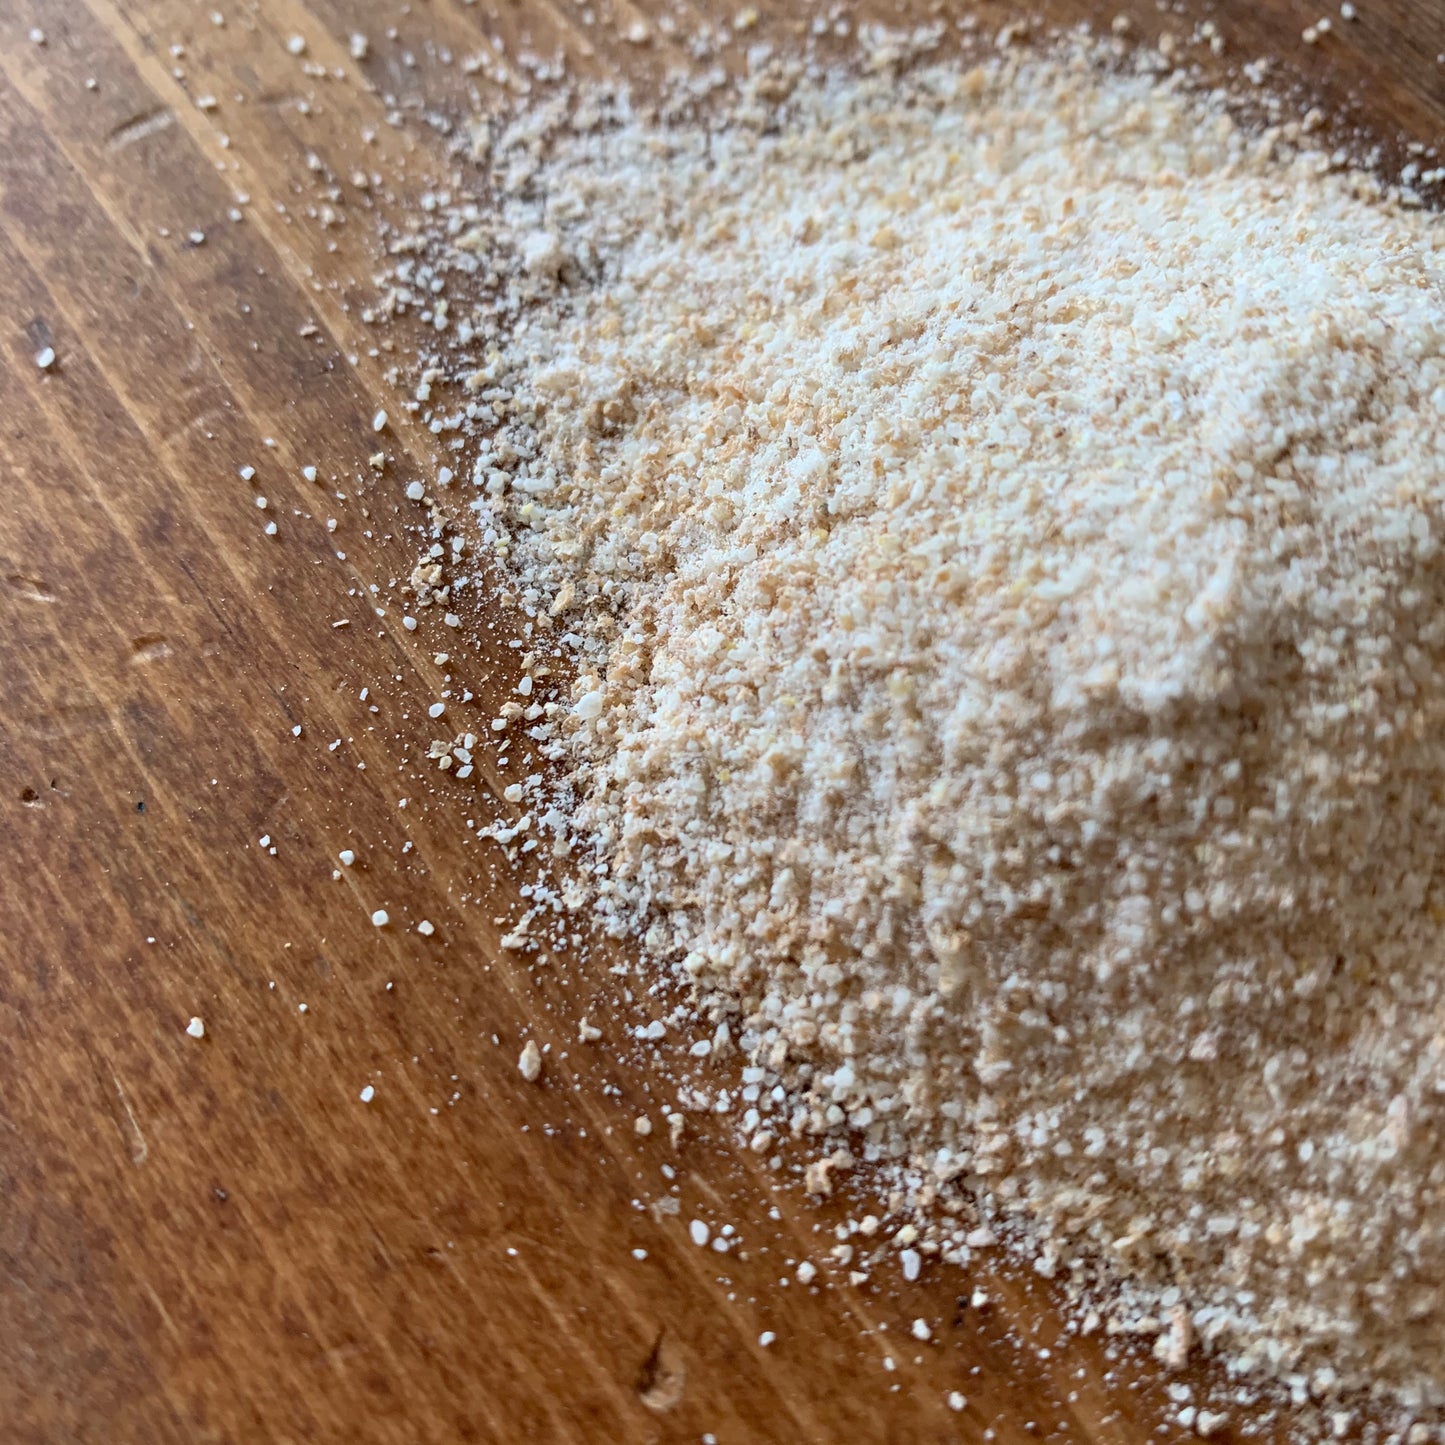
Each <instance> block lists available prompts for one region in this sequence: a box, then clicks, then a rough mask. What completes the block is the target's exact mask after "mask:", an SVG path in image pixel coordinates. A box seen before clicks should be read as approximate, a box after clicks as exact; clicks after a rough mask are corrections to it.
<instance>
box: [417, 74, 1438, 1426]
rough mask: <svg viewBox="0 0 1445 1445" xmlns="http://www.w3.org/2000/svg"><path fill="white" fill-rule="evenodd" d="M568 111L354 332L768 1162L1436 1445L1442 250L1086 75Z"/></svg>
mask: <svg viewBox="0 0 1445 1445" xmlns="http://www.w3.org/2000/svg"><path fill="white" fill-rule="evenodd" d="M563 114H564V111H563V108H562V106H561V104H560V103H558V105H557V106H555V107H554V108H553V110H552V111H551V112H549V113H545V114H544V113H542V112H541V111H534V112H531V113H526V114H524V115H523V116H521V117H520V118H519V119H517V120H516V121H515V123H514V124H513V128H512V129H511V131H509V132H507V131H503V130H502V129H501V128H500V127H497V128H494V129H493V130H492V131H488V132H486V133H483V134H480V135H479V137H478V149H479V152H481V153H482V154H483V155H484V156H485V157H486V159H487V161H488V163H489V165H490V167H491V174H492V177H493V182H494V185H495V191H496V199H495V201H493V200H491V199H488V200H487V201H485V202H474V201H471V200H457V199H456V198H455V197H450V198H443V200H442V202H441V204H440V205H439V207H438V209H437V210H436V212H435V214H434V216H433V217H432V218H430V219H429V220H428V221H427V223H426V229H427V230H428V233H429V235H430V243H429V244H430V260H428V261H425V262H417V261H414V260H412V259H407V260H405V261H404V262H403V263H402V265H401V268H400V270H399V278H400V281H399V284H400V287H401V291H402V293H403V299H405V294H406V293H407V292H408V290H409V289H416V290H421V291H422V294H426V291H425V287H426V286H427V285H429V283H430V281H431V280H432V279H434V278H441V277H445V279H446V285H447V287H448V288H449V289H448V295H449V297H450V309H449V316H450V324H451V327H452V330H451V333H450V337H449V341H450V345H449V346H445V347H443V349H442V351H441V353H440V355H439V356H438V358H436V360H435V361H434V362H433V363H432V364H431V366H430V367H429V370H428V372H427V376H428V382H427V385H428V388H429V395H430V394H431V389H432V388H433V387H434V388H435V392H436V395H437V396H440V395H441V394H442V390H443V388H444V387H445V386H447V385H451V386H452V387H453V388H454V390H453V392H452V393H451V397H452V400H450V401H448V402H446V403H442V404H440V405H438V406H437V407H436V409H435V411H434V412H433V415H434V416H435V417H437V418H445V420H444V422H443V423H442V424H441V425H437V423H436V422H434V426H435V427H436V429H437V430H438V431H439V432H440V431H455V433H456V437H457V440H458V443H459V455H461V456H462V458H463V463H462V464H464V465H465V466H466V467H468V468H470V470H471V476H472V480H473V481H474V482H475V484H476V489H477V490H476V516H477V528H476V532H477V536H478V539H479V540H481V541H483V542H485V544H486V545H487V547H489V548H490V550H491V552H492V554H493V555H494V557H495V558H496V559H497V562H498V564H499V565H500V566H501V567H502V569H503V571H504V573H505V574H506V576H507V577H508V578H509V581H508V587H509V590H510V592H511V594H512V595H513V597H514V598H515V599H516V600H518V601H519V603H520V604H521V605H522V606H523V607H524V608H525V609H526V611H527V612H528V615H530V616H532V617H534V618H535V619H536V625H537V627H538V628H539V629H541V630H542V631H543V632H545V633H546V634H548V635H549V636H551V637H552V638H554V639H556V640H557V641H558V643H559V645H562V646H565V648H567V649H568V650H570V652H571V653H572V654H573V656H574V657H575V659H576V680H575V682H574V683H573V684H572V691H571V694H570V696H566V697H563V698H562V699H561V700H560V701H559V702H555V703H553V704H552V705H551V706H550V707H549V706H546V705H544V703H543V701H541V700H539V699H538V698H532V697H531V696H530V693H531V684H530V682H529V683H528V687H527V694H528V696H526V697H523V698H522V699H520V700H519V701H518V702H516V703H514V704H509V705H508V706H509V707H512V708H514V709H515V713H516V715H517V716H518V717H519V718H520V719H521V720H522V722H523V723H525V724H528V725H530V726H531V727H532V728H533V733H532V736H533V737H535V738H536V739H538V740H539V741H540V742H541V743H542V744H543V745H544V747H546V748H547V749H548V750H549V751H550V753H551V756H552V758H553V761H554V763H555V764H556V766H557V768H558V770H559V773H560V775H561V777H562V779H563V785H562V788H561V792H560V794H556V793H553V792H550V791H547V790H548V789H550V788H551V786H552V785H550V784H543V783H542V782H541V780H540V779H538V780H534V781H533V783H532V784H530V785H529V787H530V789H531V791H530V792H529V794H528V796H529V797H530V798H534V799H535V800H536V802H537V808H536V810H535V811H537V812H538V813H539V814H540V812H541V810H542V808H544V807H545V806H547V805H548V800H549V799H550V800H551V801H553V802H558V803H560V804H561V806H560V807H558V808H556V809H554V812H553V814H552V820H553V825H552V832H553V833H554V834H556V835H558V836H564V837H565V838H566V839H568V840H570V841H571V844H572V846H573V848H574V850H575V853H576V854H577V855H579V856H580V858H581V860H582V869H583V874H584V876H585V877H586V878H587V879H588V883H589V890H590V897H591V900H592V904H593V906H594V907H595V908H596V909H598V910H599V911H600V912H601V914H602V915H603V917H604V918H605V919H606V920H608V921H609V922H610V924H611V926H612V927H613V928H614V929H615V930H617V931H619V932H632V933H636V934H637V935H638V936H639V937H642V938H643V939H644V940H645V947H646V950H647V952H648V953H649V954H650V955H651V956H652V957H653V958H654V959H656V960H658V961H659V962H661V963H664V964H667V965H670V966H674V967H676V968H678V969H679V970H681V972H682V973H683V974H685V975H686V976H687V977H688V978H689V979H690V980H692V982H693V983H694V984H695V986H696V989H697V991H698V995H699V997H701V998H703V999H705V1000H708V1001H710V1003H711V1006H712V1009H713V1014H714V1016H715V1017H716V1018H721V1019H724V1020H725V1021H727V1022H728V1023H729V1024H730V1027H731V1030H732V1035H733V1036H735V1037H736V1038H737V1039H738V1040H739V1041H740V1043H741V1045H742V1048H743V1049H744V1051H745V1053H746V1058H745V1059H744V1060H743V1063H742V1065H740V1067H744V1068H745V1072H744V1078H745V1079H746V1078H748V1077H749V1073H751V1074H752V1075H754V1076H755V1077H754V1078H753V1082H752V1094H751V1096H750V1097H751V1101H752V1107H751V1108H750V1111H749V1116H748V1121H747V1126H746V1131H747V1132H751V1133H752V1134H753V1135H754V1136H755V1138H760V1139H762V1140H763V1143H762V1145H761V1148H760V1152H766V1151H767V1150H768V1149H770V1148H771V1147H772V1144H771V1141H772V1139H773V1138H774V1136H775V1135H786V1134H789V1133H791V1134H792V1135H793V1136H799V1135H804V1136H807V1135H814V1136H818V1137H819V1139H820V1140H821V1141H822V1144H821V1148H822V1151H823V1155H825V1156H826V1157H822V1156H820V1159H821V1162H820V1165H819V1166H818V1167H819V1168H820V1169H821V1171H822V1172H821V1173H816V1172H810V1176H809V1182H810V1186H815V1187H816V1188H817V1189H818V1192H822V1191H823V1190H824V1189H826V1187H828V1181H829V1179H830V1177H831V1176H832V1174H833V1173H836V1172H837V1171H840V1170H847V1169H849V1168H851V1167H853V1166H854V1165H855V1164H856V1163H857V1162H858V1161H860V1160H862V1161H872V1162H873V1164H874V1165H875V1166H876V1168H877V1169H879V1170H881V1171H883V1172H884V1173H885V1175H888V1176H889V1177H892V1178H893V1179H894V1180H895V1181H896V1182H897V1183H898V1186H899V1188H900V1189H901V1190H902V1192H903V1194H904V1196H906V1198H907V1199H908V1200H910V1201H911V1202H912V1203H913V1204H914V1205H916V1206H919V1207H920V1209H921V1216H920V1218H921V1219H922V1220H924V1221H926V1222H925V1223H922V1224H921V1225H920V1226H919V1229H913V1226H909V1228H910V1229H911V1230H913V1233H912V1234H911V1235H910V1237H909V1238H908V1239H904V1240H903V1241H902V1242H903V1243H904V1244H909V1243H910V1241H911V1240H913V1239H918V1240H920V1241H921V1243H920V1245H919V1247H921V1248H925V1249H926V1250H927V1252H928V1253H930V1254H942V1255H943V1256H944V1257H946V1258H952V1259H966V1258H967V1257H968V1254H969V1252H970V1250H971V1249H973V1248H976V1247H979V1246H980V1243H981V1241H983V1240H985V1239H986V1240H990V1241H991V1240H993V1239H994V1238H995V1237H996V1232H997V1233H1002V1234H1003V1235H1005V1236H1006V1237H1009V1238H1012V1239H1014V1240H1015V1241H1017V1242H1019V1243H1021V1245H1022V1246H1023V1247H1024V1248H1026V1249H1027V1250H1028V1252H1029V1254H1030V1255H1031V1256H1032V1257H1033V1258H1034V1259H1035V1260H1036V1262H1037V1264H1038V1267H1039V1268H1040V1269H1041V1270H1042V1271H1043V1272H1045V1273H1047V1274H1050V1275H1057V1276H1059V1277H1061V1278H1064V1279H1065V1280H1066V1281H1071V1282H1072V1286H1073V1287H1074V1288H1075V1289H1077V1290H1079V1291H1081V1292H1084V1293H1086V1294H1089V1295H1090V1297H1092V1298H1094V1299H1095V1300H1096V1301H1107V1304H1101V1307H1102V1308H1105V1310H1106V1314H1109V1315H1111V1316H1112V1317H1113V1318H1115V1319H1116V1320H1125V1319H1127V1320H1132V1321H1133V1322H1134V1324H1135V1325H1137V1326H1138V1328H1139V1329H1140V1331H1141V1332H1145V1333H1149V1332H1154V1333H1157V1340H1158V1349H1157V1351H1156V1353H1157V1354H1158V1355H1159V1357H1160V1359H1161V1360H1162V1361H1163V1362H1164V1364H1165V1365H1166V1366H1170V1367H1174V1366H1178V1365H1180V1364H1182V1363H1183V1362H1184V1361H1185V1359H1187V1357H1188V1355H1189V1354H1190V1352H1191V1349H1192V1348H1193V1347H1194V1346H1195V1343H1196V1341H1198V1342H1199V1343H1200V1344H1202V1345H1203V1346H1204V1347H1206V1348H1208V1349H1210V1350H1212V1351H1217V1352H1222V1353H1224V1354H1225V1355H1226V1356H1227V1358H1228V1359H1229V1361H1230V1364H1231V1368H1232V1369H1234V1370H1235V1371H1237V1372H1240V1373H1249V1372H1257V1373H1260V1374H1263V1375H1268V1376H1274V1377H1277V1378H1282V1379H1285V1380H1286V1381H1289V1382H1291V1383H1292V1384H1293V1387H1294V1388H1295V1390H1296V1391H1297V1393H1309V1392H1310V1391H1313V1392H1314V1393H1315V1394H1317V1395H1323V1396H1329V1397H1334V1396H1335V1395H1336V1394H1338V1393H1339V1392H1340V1391H1346V1390H1356V1389H1373V1390H1375V1391H1377V1392H1383V1393H1385V1394H1386V1395H1388V1396H1390V1397H1391V1398H1393V1399H1394V1400H1396V1401H1399V1402H1402V1403H1403V1404H1405V1405H1406V1406H1407V1407H1410V1408H1416V1407H1419V1408H1423V1407H1425V1406H1439V1405H1441V1404H1445V1369H1442V1365H1441V1361H1442V1360H1445V1299H1442V1281H1445V1147H1442V1143H1441V1137H1442V1134H1441V1131H1442V1124H1445V991H1442V980H1445V949H1442V923H1445V864H1442V861H1441V860H1442V857H1445V741H1442V739H1445V557H1442V555H1441V536H1442V529H1445V230H1442V228H1441V225H1440V223H1439V221H1438V220H1437V219H1436V218H1435V217H1433V216H1430V215H1427V214H1424V213H1421V212H1418V211H1407V210H1404V209H1401V208H1399V207H1398V206H1395V205H1393V204H1391V203H1389V202H1387V201H1386V200H1385V199H1383V198H1382V197H1381V195H1380V194H1379V188H1378V187H1375V186H1373V185H1372V183H1371V182H1369V181H1367V180H1366V179H1364V178H1362V177H1359V176H1355V175H1350V174H1336V173H1331V171H1330V167H1329V165H1328V164H1327V163H1326V162H1325V161H1324V160H1323V159H1322V158H1321V157H1319V156H1317V155H1311V154H1299V155H1284V154H1281V153H1279V152H1278V150H1277V148H1276V146H1275V145H1274V144H1273V143H1272V139H1271V138H1270V137H1265V138H1262V139H1261V138H1259V137H1253V136H1251V135H1249V134H1246V133H1244V132H1243V131H1241V130H1240V129H1238V128H1237V127H1236V126H1235V124H1234V123H1233V122H1232V121H1231V120H1230V119H1229V118H1228V117H1227V116H1226V115H1225V114H1224V113H1223V111H1222V110H1221V109H1219V108H1218V107H1217V106H1216V105H1213V104H1204V103H1201V102H1198V101H1195V100H1191V99H1188V98H1186V97H1184V96H1183V95H1182V94H1181V93H1180V92H1179V91H1178V90H1177V88H1176V87H1175V86H1174V85H1172V84H1171V83H1170V82H1167V81H1163V82H1161V81H1159V80H1157V79H1154V78H1151V77H1148V76H1143V75H1137V74H1132V73H1122V74H1111V75H1106V74H1104V73H1102V72H1101V71H1100V70H1098V69H1096V68H1095V67H1094V66H1093V65H1092V64H1091V63H1089V62H1088V61H1087V60H1082V59H1079V58H1074V59H1067V58H1059V59H1052V60H1050V59H1041V58H1032V59H1014V58H1003V59H995V60H991V61H990V62H988V63H987V64H985V65H983V66H979V67H976V68H972V69H965V68H959V69H950V68H947V67H937V68H931V69H923V70H919V71H916V72H914V73H913V74H912V75H911V76H910V77H909V78H907V79H904V80H900V79H897V78H896V77H881V78H878V77H875V78H871V79H866V80H859V79H857V78H848V77H841V76H840V77H834V78H832V79H828V80H820V79H817V78H813V79H800V78H799V77H798V76H797V75H793V76H788V77H784V78H782V79H781V80H780V79H779V77H778V75H777V74H776V73H772V74H770V75H768V76H764V77H762V78H759V79H757V80H755V83H754V84H753V85H752V86H751V87H750V88H747V89H746V90H745V92H744V93H743V94H742V95H741V96H739V97H737V98H735V99H734V100H732V101H729V102H727V103H725V104H722V105H721V106H720V108H719V110H718V111H717V113H715V114H711V115H710V117H709V118H708V119H706V120H697V119H693V118H689V113H684V112H678V113H677V114H674V115H671V116H669V117H667V118H666V119H665V120H659V119H657V118H655V117H652V116H649V115H643V114H634V113H633V112H632V111H631V110H630V109H629V106H628V103H627V102H626V100H625V99H619V98H617V97H615V96H610V95H607V94H604V93H600V92H599V93H593V94H583V95H582V96H581V97H580V98H579V99H577V100H576V102H575V104H574V105H573V106H572V108H571V110H570V111H566V112H565V114H566V115H567V116H568V117H570V119H569V120H568V121H567V122H566V123H560V122H561V119H562V116H563ZM544 137H545V139H544ZM436 217H441V218H442V219H441V220H440V221H438V220H437V219H436ZM433 289H436V290H440V289H441V286H440V282H439V283H438V285H437V287H435V288H433ZM464 295H465V296H466V297H467V300H466V301H463V299H462V298H463V296H464ZM457 398H460V400H457ZM453 401H454V402H455V406H456V409H455V410H453V411H450V412H448V410H447V408H448V407H449V406H451V405H452V403H453ZM462 464H459V465H462ZM463 475H465V473H463ZM448 621H449V622H450V621H451V618H450V617H448ZM544 791H545V792H546V797H543V793H544ZM564 818H565V821H564ZM509 836H510V835H509ZM529 1047H531V1046H530V1045H529ZM524 1072H526V1068H525V1064H524ZM529 1077H530V1075H529ZM764 1078H766V1079H767V1080H768V1081H771V1080H773V1079H774V1078H778V1079H781V1080H782V1081H783V1082H784V1084H785V1085H786V1088H778V1089H777V1090H776V1091H775V1093H769V1092H767V1091H765V1090H764V1089H760V1087H759V1086H758V1082H757V1081H758V1080H759V1079H764ZM775 1095H776V1096H775ZM745 1097H748V1096H746V1095H745ZM755 1147H756V1146H755ZM830 1151H831V1152H830ZM875 1224H876V1221H875ZM970 1241H973V1242H972V1243H970ZM906 1252H907V1253H910V1254H912V1258H913V1261H914V1268H915V1272H916V1268H917V1261H918V1259H919V1256H918V1254H917V1252H916V1251H915V1250H912V1249H910V1250H908V1251H906ZM1140 1321H1144V1322H1145V1323H1142V1324H1141V1323H1140ZM1192 1409H1193V1407H1191V1410H1192ZM1191 1418H1194V1416H1191ZM1202 1418H1203V1419H1204V1420H1205V1421H1206V1423H1207V1424H1208V1430H1207V1432H1206V1433H1212V1432H1213V1431H1214V1430H1215V1429H1217V1428H1219V1425H1220V1424H1221V1423H1222V1421H1223V1418H1224V1417H1223V1416H1222V1415H1216V1414H1214V1413H1212V1412H1210V1411H1204V1412H1203V1416H1202Z"/></svg>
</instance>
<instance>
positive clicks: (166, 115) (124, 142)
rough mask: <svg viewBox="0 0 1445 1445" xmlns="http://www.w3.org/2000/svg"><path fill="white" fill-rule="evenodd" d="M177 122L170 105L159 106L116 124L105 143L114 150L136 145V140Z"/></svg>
mask: <svg viewBox="0 0 1445 1445" xmlns="http://www.w3.org/2000/svg"><path fill="white" fill-rule="evenodd" d="M175 123H176V113H175V111H173V110H172V109H171V108H170V106H168V105H162V106H157V107H156V109H155V110H148V111H146V113H145V114H144V115H138V116H135V117H133V118H132V119H130V120H128V121H126V122H125V123H124V124H123V125H118V126H116V128H115V129H114V130H113V131H111V133H110V134H109V135H108V136H107V137H106V138H105V143H106V145H107V146H109V147H110V149H111V150H113V151H118V150H123V149H124V148H125V147H126V146H128V145H134V144H135V143H136V141H140V140H145V138H146V137H147V136H152V135H159V134H160V132H161V131H163V130H166V129H168V128H169V127H170V126H173V125H174V124H175Z"/></svg>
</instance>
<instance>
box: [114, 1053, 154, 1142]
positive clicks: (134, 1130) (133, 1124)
mask: <svg viewBox="0 0 1445 1445" xmlns="http://www.w3.org/2000/svg"><path fill="white" fill-rule="evenodd" d="M110 1077H111V1079H112V1081H113V1082H114V1084H115V1093H116V1097H117V1098H118V1099H119V1100H120V1106H121V1108H122V1109H124V1110H125V1117H126V1122H127V1123H128V1124H129V1125H130V1129H129V1131H128V1132H127V1130H126V1129H125V1128H122V1129H121V1136H122V1137H123V1138H125V1140H126V1143H127V1145H128V1146H129V1148H130V1162H131V1163H132V1164H144V1163H145V1162H146V1155H147V1154H149V1153H150V1149H149V1148H148V1146H147V1145H146V1136H145V1135H144V1134H142V1133H141V1128H140V1123H139V1122H138V1121H137V1119H136V1116H135V1110H134V1109H132V1108H131V1106H130V1100H129V1099H128V1098H127V1097H126V1093H125V1085H124V1084H122V1083H121V1081H120V1075H119V1074H117V1073H116V1072H115V1071H114V1070H111V1075H110ZM117 1122H119V1120H117Z"/></svg>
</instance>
